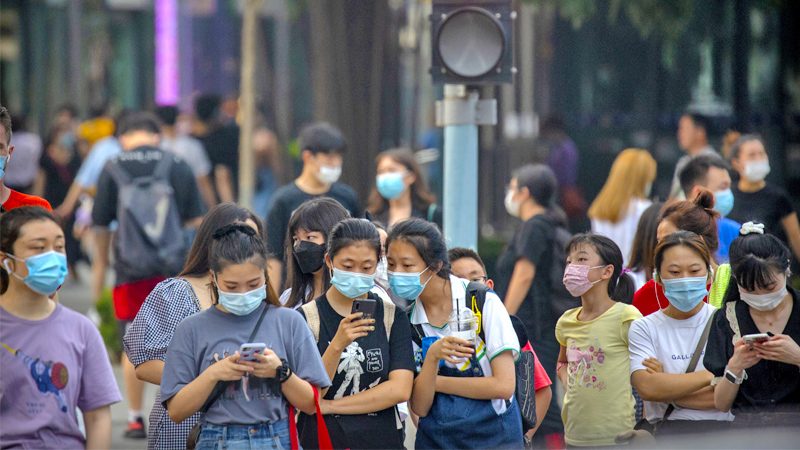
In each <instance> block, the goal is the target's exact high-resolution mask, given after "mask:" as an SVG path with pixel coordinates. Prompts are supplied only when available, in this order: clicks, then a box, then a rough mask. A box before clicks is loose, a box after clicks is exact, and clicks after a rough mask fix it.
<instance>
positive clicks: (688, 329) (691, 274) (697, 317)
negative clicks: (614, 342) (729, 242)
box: [628, 231, 733, 438]
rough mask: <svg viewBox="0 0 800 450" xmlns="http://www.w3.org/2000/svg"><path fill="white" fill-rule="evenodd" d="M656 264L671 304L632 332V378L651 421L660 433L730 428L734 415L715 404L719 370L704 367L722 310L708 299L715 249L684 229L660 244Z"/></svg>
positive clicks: (633, 327) (634, 325)
mask: <svg viewBox="0 0 800 450" xmlns="http://www.w3.org/2000/svg"><path fill="white" fill-rule="evenodd" d="M654 264H655V266H656V278H657V282H658V283H659V284H660V285H662V286H664V291H665V294H666V297H667V298H668V299H669V301H670V305H669V306H668V307H666V308H664V309H663V310H661V311H656V312H655V313H653V314H650V315H649V316H647V317H644V318H642V319H638V320H635V321H634V322H633V324H632V325H631V327H630V331H629V332H628V340H629V347H630V353H631V361H630V370H631V382H632V383H633V386H634V387H635V388H636V390H637V391H638V392H639V395H641V397H642V399H643V400H644V401H645V405H644V410H645V414H646V418H647V421H648V422H649V423H650V424H651V425H653V426H654V427H655V432H656V437H658V438H662V437H664V436H668V435H673V436H674V435H681V434H688V433H692V434H694V433H706V432H711V431H714V430H721V429H727V428H726V427H725V425H727V423H728V422H730V421H731V420H733V415H732V414H730V413H727V412H721V411H718V410H717V409H716V408H715V406H714V388H713V387H712V386H711V379H712V378H713V375H712V374H711V372H709V371H708V370H706V369H705V367H704V366H703V354H705V353H706V343H707V341H708V331H707V328H708V327H710V326H711V323H712V322H711V321H712V317H713V316H714V313H715V312H716V308H714V307H713V306H711V305H709V304H707V303H704V302H703V298H704V297H705V296H706V295H707V294H708V288H707V284H708V282H709V281H710V280H711V278H712V277H713V275H712V274H713V272H712V271H711V254H710V252H709V251H708V248H707V247H706V245H705V241H703V238H701V237H700V236H698V235H696V234H694V233H692V232H690V231H678V232H676V233H673V234H671V235H669V236H667V237H666V238H665V239H664V240H663V241H661V242H660V243H659V244H658V248H657V249H656V253H655V262H654ZM690 364H691V367H690Z"/></svg>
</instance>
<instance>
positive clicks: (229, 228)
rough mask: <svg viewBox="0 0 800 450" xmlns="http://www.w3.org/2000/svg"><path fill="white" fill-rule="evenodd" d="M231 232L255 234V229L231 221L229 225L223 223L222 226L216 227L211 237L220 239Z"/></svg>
mask: <svg viewBox="0 0 800 450" xmlns="http://www.w3.org/2000/svg"><path fill="white" fill-rule="evenodd" d="M233 233H243V234H245V235H247V236H255V235H256V231H255V230H254V229H253V228H251V227H250V226H249V225H245V224H242V223H232V224H230V225H225V226H224V227H221V228H218V229H217V231H215V232H214V234H213V237H214V239H222V238H223V237H225V236H227V235H229V234H233Z"/></svg>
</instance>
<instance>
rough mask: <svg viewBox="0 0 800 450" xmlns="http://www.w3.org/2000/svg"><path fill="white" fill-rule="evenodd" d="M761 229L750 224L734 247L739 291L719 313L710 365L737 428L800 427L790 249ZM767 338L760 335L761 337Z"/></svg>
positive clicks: (718, 399) (799, 306) (799, 331)
mask: <svg viewBox="0 0 800 450" xmlns="http://www.w3.org/2000/svg"><path fill="white" fill-rule="evenodd" d="M764 232H765V231H764V226H763V225H762V224H753V223H745V224H744V225H742V230H741V234H742V236H740V237H739V238H737V239H736V240H734V241H733V243H732V244H731V251H730V258H731V268H732V270H733V275H734V277H735V279H736V282H737V285H738V286H737V287H738V289H731V292H730V295H729V296H728V297H727V298H726V303H725V305H724V306H723V308H722V310H721V311H720V312H719V313H718V314H716V315H715V316H714V323H713V324H712V326H711V334H710V335H709V338H708V346H707V347H706V354H705V359H704V364H705V367H706V369H708V370H709V371H710V372H711V373H712V374H714V377H716V378H715V380H714V382H715V383H716V387H715V389H714V403H715V405H716V407H717V409H719V410H721V411H732V412H733V413H734V415H735V416H736V418H735V419H734V426H735V427H737V428H738V427H760V428H763V427H768V426H794V427H795V428H794V430H796V426H797V424H798V423H800V413H798V411H800V376H798V368H800V346H798V342H800V303H798V295H797V291H795V290H794V289H792V288H791V286H789V285H788V284H787V281H788V278H789V275H790V273H789V257H790V253H789V249H788V248H786V246H785V245H783V243H782V242H781V241H780V240H778V239H777V238H776V237H775V236H773V235H770V234H764ZM762 333H763V334H766V337H765V336H764V335H761V336H756V337H755V339H753V337H752V336H748V335H754V334H762Z"/></svg>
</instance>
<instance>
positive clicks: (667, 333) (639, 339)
mask: <svg viewBox="0 0 800 450" xmlns="http://www.w3.org/2000/svg"><path fill="white" fill-rule="evenodd" d="M714 311H716V308H714V307H713V306H711V305H708V304H706V305H705V306H704V307H703V309H701V310H700V312H699V313H697V314H695V315H694V316H693V317H690V318H688V319H686V320H678V319H673V318H671V317H669V316H667V315H666V314H664V311H656V312H654V313H653V314H650V315H649V316H646V317H643V318H641V319H638V320H635V321H634V322H633V323H632V324H631V328H630V330H629V331H628V345H629V347H630V352H631V374H633V373H634V372H636V371H637V370H647V368H646V367H645V366H644V365H643V364H642V362H643V361H644V360H645V359H647V358H656V359H658V360H659V361H660V362H661V364H662V365H663V366H664V372H665V373H685V372H686V369H687V368H688V367H689V361H690V360H691V359H692V354H693V353H694V349H695V348H697V342H698V341H699V340H700V337H701V336H702V335H703V329H704V328H705V326H706V321H708V320H710V319H711V316H712V315H713V314H714ZM703 353H705V348H703ZM704 370H706V369H705V367H703V355H700V359H699V361H698V362H697V367H696V368H695V372H702V371H704ZM644 410H645V414H646V418H647V420H648V421H650V422H654V421H657V420H659V419H661V418H662V417H664V413H665V412H666V410H667V403H660V402H648V401H645V402H644ZM668 420H722V421H730V420H733V414H731V413H730V412H727V413H725V412H721V411H713V410H706V411H700V410H696V409H688V408H681V407H678V406H676V408H675V410H674V411H673V412H672V415H670V416H669V419H668Z"/></svg>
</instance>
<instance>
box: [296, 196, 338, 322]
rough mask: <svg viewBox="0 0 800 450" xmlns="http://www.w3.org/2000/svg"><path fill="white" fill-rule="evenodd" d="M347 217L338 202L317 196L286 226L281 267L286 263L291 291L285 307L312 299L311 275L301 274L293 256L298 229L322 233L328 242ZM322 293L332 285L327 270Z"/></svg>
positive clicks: (297, 210) (300, 208) (298, 209)
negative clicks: (332, 233)
mask: <svg viewBox="0 0 800 450" xmlns="http://www.w3.org/2000/svg"><path fill="white" fill-rule="evenodd" d="M349 217H350V213H349V212H348V211H347V210H346V209H345V208H344V206H342V204H341V203H339V202H337V201H336V200H334V199H332V198H330V197H318V198H313V199H311V200H307V201H306V202H304V203H303V204H301V205H300V206H299V207H298V208H297V209H296V210H295V211H294V213H292V217H291V218H290V219H289V225H288V227H287V229H286V240H285V243H284V246H285V249H286V251H285V252H284V264H286V274H287V281H288V284H289V287H290V288H291V289H292V291H291V294H290V295H289V299H288V301H287V302H286V306H288V307H294V306H296V305H297V304H302V303H306V302H310V301H311V300H313V298H312V297H313V290H314V274H313V273H303V271H302V270H300V264H299V263H298V262H297V259H296V258H295V257H294V244H295V242H294V235H295V233H297V231H298V230H306V231H316V232H318V233H321V234H322V236H323V237H324V238H325V243H326V244H327V242H328V236H329V234H330V232H331V230H332V229H333V227H334V226H336V224H337V223H339V222H340V221H342V220H344V219H347V218H349ZM321 270H322V271H323V274H322V276H323V279H324V282H323V290H327V289H328V288H329V287H330V285H331V276H330V274H329V273H328V271H327V270H323V269H321Z"/></svg>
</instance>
